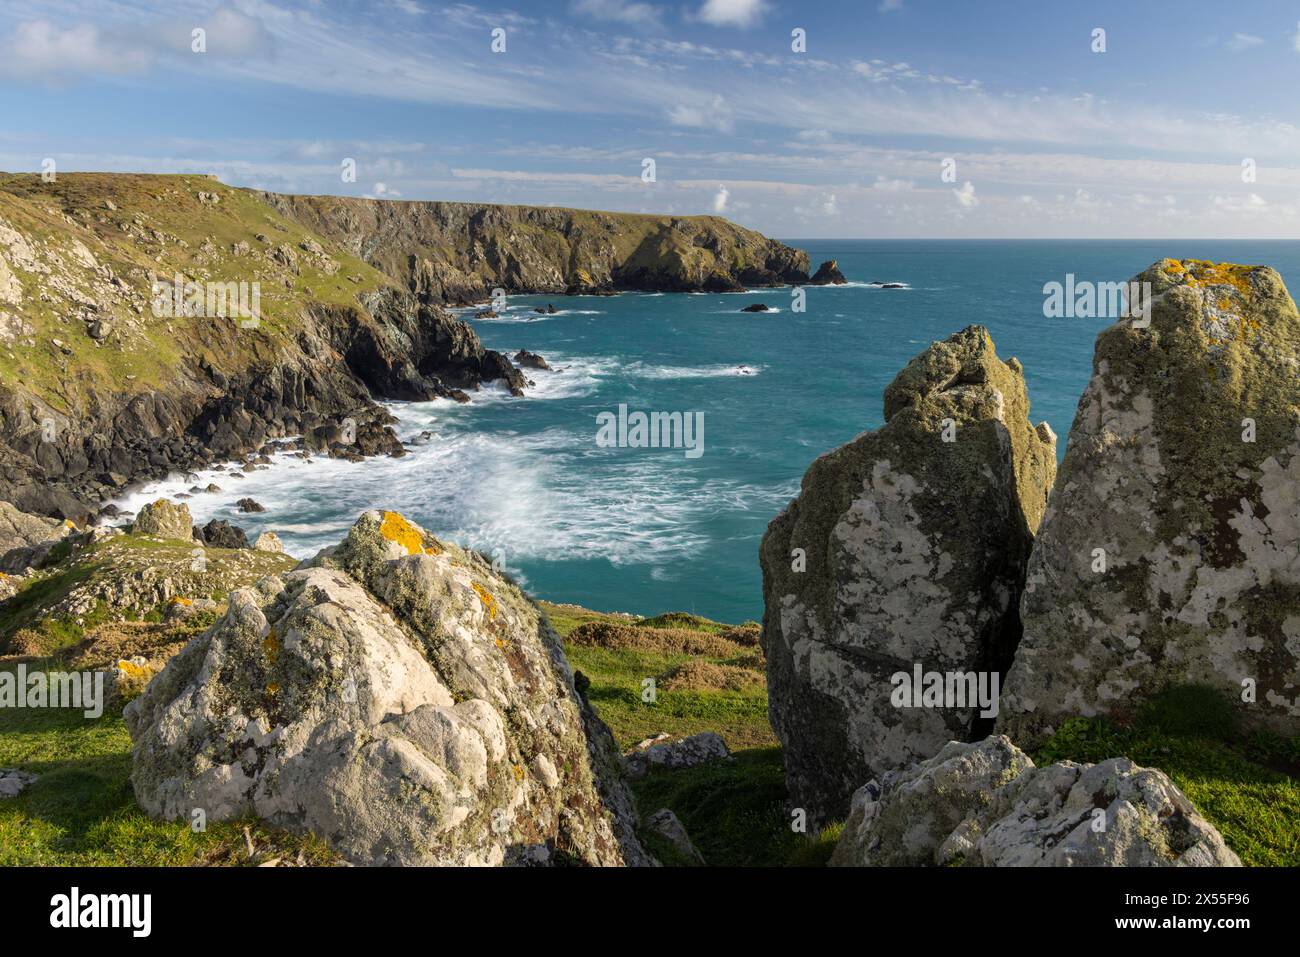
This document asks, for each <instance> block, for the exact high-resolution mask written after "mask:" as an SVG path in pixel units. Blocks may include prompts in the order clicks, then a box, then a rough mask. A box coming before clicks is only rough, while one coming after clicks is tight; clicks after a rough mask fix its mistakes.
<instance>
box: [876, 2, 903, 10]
mask: <svg viewBox="0 0 1300 957" xmlns="http://www.w3.org/2000/svg"><path fill="white" fill-rule="evenodd" d="M876 9H877V10H879V11H880V12H881V13H896V12H897V11H899V10H902V9H903V0H880V6H878V7H876Z"/></svg>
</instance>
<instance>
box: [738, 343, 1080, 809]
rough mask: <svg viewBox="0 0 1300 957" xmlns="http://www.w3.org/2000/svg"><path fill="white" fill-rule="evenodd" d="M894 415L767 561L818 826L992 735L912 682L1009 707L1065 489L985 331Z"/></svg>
mask: <svg viewBox="0 0 1300 957" xmlns="http://www.w3.org/2000/svg"><path fill="white" fill-rule="evenodd" d="M884 400H885V401H884V417H885V424H884V426H882V427H881V428H880V429H878V430H876V431H874V432H866V433H864V434H862V435H861V436H859V437H858V438H856V439H854V440H853V441H852V442H850V443H849V444H848V445H845V446H843V447H841V448H839V449H836V450H835V451H833V452H829V453H827V454H826V455H823V456H822V457H821V458H819V459H818V460H817V461H815V462H814V463H813V464H812V466H811V467H810V468H809V469H808V472H807V474H806V475H805V476H804V479H803V485H802V487H801V489H800V493H799V497H798V498H797V499H795V500H794V501H793V502H792V503H791V504H790V506H789V507H788V508H787V509H786V510H785V512H783V513H782V514H781V515H779V516H778V517H777V518H776V519H775V520H774V521H773V522H772V524H771V525H770V526H769V527H768V530H767V534H766V535H765V536H764V538H763V543H762V547H761V550H760V558H761V562H762V568H763V595H764V615H763V638H762V641H763V650H764V652H765V653H766V656H767V678H768V689H769V704H768V712H769V715H770V717H771V721H772V727H773V728H774V729H775V731H776V733H777V736H778V737H779V738H780V739H781V742H782V744H783V746H784V747H783V754H784V760H785V765H786V774H787V783H788V786H789V791H790V799H791V802H792V804H793V805H794V806H796V807H801V808H803V809H804V810H805V811H806V813H807V814H808V818H809V820H810V821H812V822H814V823H820V822H824V821H827V820H830V819H833V818H836V817H840V816H842V815H843V814H844V813H845V811H846V810H847V809H848V804H849V798H850V796H851V795H852V794H853V791H854V789H855V788H857V787H858V786H859V785H861V783H862V782H863V781H865V780H869V779H870V778H872V777H875V776H878V775H880V774H883V773H884V772H886V771H888V770H890V769H893V768H898V767H906V766H908V765H910V764H912V763H913V762H915V761H918V760H921V759H923V758H925V757H928V756H929V755H931V754H933V753H934V752H935V750H937V749H938V748H939V747H940V746H942V744H943V743H944V742H945V741H948V740H951V739H953V738H960V739H969V738H970V737H972V736H974V735H976V734H977V732H978V731H979V729H980V728H981V727H984V726H986V725H989V724H991V721H990V720H988V715H987V714H986V715H984V716H983V720H982V721H981V715H980V712H981V711H988V710H989V709H987V708H982V707H980V706H978V705H976V704H975V702H974V701H973V700H971V699H974V698H976V697H977V696H976V694H974V693H972V694H971V695H970V698H969V699H967V700H966V701H965V702H957V701H956V700H955V699H954V701H953V702H950V703H943V702H940V706H933V705H934V702H933V701H931V700H930V699H928V698H927V699H926V700H925V702H924V703H926V704H927V705H929V706H925V707H913V706H912V705H914V704H918V703H922V702H920V701H919V700H916V699H913V698H912V696H911V695H910V694H909V695H907V696H906V699H905V700H900V699H898V698H897V695H898V694H899V692H900V687H901V686H900V682H899V681H898V680H896V676H898V675H903V676H905V678H906V679H907V681H908V682H910V681H912V679H913V676H914V674H915V673H916V671H917V670H919V671H921V672H923V673H941V674H947V673H963V674H972V675H973V676H975V678H976V680H977V682H979V681H982V682H983V684H984V687H985V688H986V689H987V690H988V691H989V692H992V693H991V695H989V694H986V695H985V697H986V698H990V697H991V700H990V701H988V703H989V704H990V705H994V706H995V705H996V688H995V687H994V686H993V685H992V680H993V679H994V678H995V677H996V676H999V675H1000V674H1002V673H1003V672H1005V670H1006V668H1007V667H1008V665H1009V664H1010V661H1011V654H1012V652H1014V650H1015V647H1016V643H1017V641H1018V640H1019V637H1020V623H1019V616H1018V603H1019V593H1020V587H1021V582H1022V581H1023V576H1024V570H1025V563H1026V561H1027V559H1028V556H1029V548H1030V544H1031V542H1032V540H1033V533H1034V530H1035V529H1036V528H1037V527H1038V523H1039V521H1040V519H1041V517H1042V514H1043V510H1044V508H1045V505H1046V500H1047V492H1048V489H1049V488H1050V487H1051V483H1052V478H1053V475H1054V474H1055V467H1056V458H1055V437H1054V436H1053V435H1052V434H1051V432H1050V430H1049V429H1047V428H1046V427H1045V426H1039V427H1038V428H1037V429H1035V428H1034V427H1033V426H1032V425H1030V422H1029V400H1028V396H1027V393H1026V389H1025V380H1024V374H1023V370H1022V369H1021V367H1020V364H1019V362H1017V361H1016V360H1015V359H1010V360H1008V361H1007V362H1003V361H1002V360H1001V359H999V358H998V356H997V353H996V351H995V349H994V346H993V342H992V340H991V339H990V338H989V335H988V333H987V332H986V331H985V330H984V329H983V328H981V327H978V326H972V327H969V328H967V329H965V330H963V331H961V332H959V333H957V334H955V335H953V336H952V337H950V338H949V339H947V340H945V341H944V342H936V343H934V344H933V345H931V346H930V347H929V348H928V349H926V350H925V351H924V352H923V353H921V354H920V355H919V356H917V357H916V358H915V359H913V360H912V361H911V362H910V363H909V364H908V365H907V367H906V368H905V369H903V371H902V372H900V373H899V374H898V376H897V377H896V378H895V379H894V381H893V383H892V384H890V386H889V387H888V388H887V389H886V390H885V396H884ZM971 690H972V692H973V691H974V689H971ZM920 695H921V689H919V688H918V689H916V698H917V699H920Z"/></svg>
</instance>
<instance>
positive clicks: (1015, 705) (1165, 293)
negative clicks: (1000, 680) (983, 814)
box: [999, 259, 1300, 746]
mask: <svg viewBox="0 0 1300 957" xmlns="http://www.w3.org/2000/svg"><path fill="white" fill-rule="evenodd" d="M1135 281H1136V282H1139V283H1150V291H1151V298H1152V308H1151V309H1150V311H1149V315H1146V316H1141V317H1138V318H1136V319H1123V320H1121V321H1119V322H1118V323H1116V324H1115V325H1113V326H1111V327H1110V328H1108V329H1106V330H1105V331H1104V332H1102V333H1101V335H1100V336H1098V337H1097V345H1096V352H1095V355H1094V358H1093V375H1092V380H1091V381H1090V382H1089V384H1088V388H1087V390H1086V391H1085V392H1084V394H1083V397H1082V398H1081V399H1080V401H1079V408H1078V411H1077V412H1076V414H1075V418H1074V425H1073V427H1072V428H1071V430H1070V438H1069V443H1068V445H1067V447H1066V454H1065V460H1064V462H1063V463H1062V465H1061V472H1060V475H1059V476H1058V478H1057V482H1056V488H1055V491H1054V492H1053V493H1052V500H1051V505H1050V507H1049V508H1048V512H1047V516H1046V517H1045V518H1044V520H1043V526H1042V528H1041V530H1040V533H1039V536H1038V539H1037V541H1036V542H1035V544H1034V549H1033V555H1032V558H1031V560H1030V565H1029V574H1028V581H1027V584H1026V589H1025V597H1024V607H1023V612H1022V616H1023V619H1024V639H1023V640H1022V642H1021V644H1020V649H1019V651H1018V652H1017V653H1016V660H1015V665H1014V666H1013V667H1012V669H1011V673H1010V674H1009V675H1008V679H1007V685H1006V688H1005V690H1004V694H1003V701H1002V710H1001V714H1000V716H999V728H1000V729H1004V730H1006V732H1007V733H1008V734H1010V735H1011V737H1012V738H1013V739H1014V740H1015V741H1016V742H1017V743H1018V744H1021V745H1022V746H1030V745H1032V744H1033V743H1034V742H1036V741H1038V740H1040V739H1042V738H1044V737H1046V736H1047V735H1049V734H1050V733H1051V732H1052V731H1053V730H1054V729H1056V728H1057V727H1059V726H1060V723H1061V722H1062V721H1063V720H1065V719H1066V718H1069V717H1071V716H1073V715H1084V716H1089V715H1116V716H1122V715H1124V714H1127V713H1130V712H1131V711H1132V709H1134V708H1135V707H1137V706H1138V705H1140V704H1141V702H1142V701H1143V700H1145V699H1147V698H1149V697H1151V696H1153V695H1155V694H1158V693H1159V692H1161V691H1163V690H1164V689H1166V688H1169V687H1170V686H1174V685H1185V684H1198V685H1209V686H1211V687H1213V688H1216V689H1219V690H1220V691H1221V692H1222V693H1223V694H1224V695H1225V696H1227V697H1228V698H1230V699H1231V700H1232V701H1234V702H1236V703H1237V704H1238V706H1239V708H1240V711H1241V715H1242V716H1243V717H1244V718H1245V719H1246V720H1247V721H1248V722H1250V721H1253V722H1257V723H1259V724H1262V725H1267V726H1270V727H1272V728H1274V729H1275V730H1278V731H1280V732H1281V733H1283V734H1288V735H1293V734H1297V733H1300V317H1298V316H1297V313H1296V307H1295V303H1294V302H1293V301H1292V299H1291V296H1290V295H1289V294H1288V293H1287V290H1286V287H1285V286H1284V285H1283V283H1282V279H1281V277H1279V276H1278V274H1277V273H1276V272H1274V271H1273V270H1272V269H1269V268H1267V267H1262V266H1238V265H1232V264H1227V263H1211V262H1204V261H1199V260H1190V259H1189V260H1182V261H1176V260H1172V259H1166V260H1163V261H1161V262H1159V263H1156V264H1155V265H1154V266H1152V267H1151V268H1149V269H1147V270H1146V271H1145V272H1143V273H1142V274H1141V275H1139V276H1137V277H1136V279H1135ZM1139 288H1141V287H1139Z"/></svg>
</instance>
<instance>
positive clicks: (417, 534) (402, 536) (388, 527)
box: [379, 512, 442, 555]
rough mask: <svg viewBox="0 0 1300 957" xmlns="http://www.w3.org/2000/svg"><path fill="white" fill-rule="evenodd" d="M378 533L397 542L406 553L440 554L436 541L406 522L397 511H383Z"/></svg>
mask: <svg viewBox="0 0 1300 957" xmlns="http://www.w3.org/2000/svg"><path fill="white" fill-rule="evenodd" d="M379 534H380V535H382V536H383V537H384V538H386V539H388V540H389V541H390V542H397V544H399V545H401V546H402V547H403V548H405V549H406V554H408V555H441V554H442V549H441V548H440V547H438V543H437V542H434V541H432V540H431V539H428V538H427V537H426V536H425V535H424V533H423V532H421V531H420V530H419V529H418V528H416V527H415V526H414V525H413V524H411V523H410V522H408V521H407V520H406V519H405V518H403V517H402V515H401V514H400V513H398V512H384V520H383V522H381V523H380V525H379Z"/></svg>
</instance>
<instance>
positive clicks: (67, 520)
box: [63, 518, 77, 531]
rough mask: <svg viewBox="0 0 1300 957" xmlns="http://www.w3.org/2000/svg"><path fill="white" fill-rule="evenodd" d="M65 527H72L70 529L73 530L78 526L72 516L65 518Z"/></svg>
mask: <svg viewBox="0 0 1300 957" xmlns="http://www.w3.org/2000/svg"><path fill="white" fill-rule="evenodd" d="M63 527H64V528H70V529H73V530H74V531H75V530H76V527H77V523H76V522H74V521H73V520H72V519H70V518H65V519H64V520H63Z"/></svg>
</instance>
